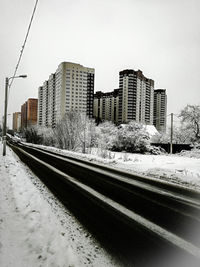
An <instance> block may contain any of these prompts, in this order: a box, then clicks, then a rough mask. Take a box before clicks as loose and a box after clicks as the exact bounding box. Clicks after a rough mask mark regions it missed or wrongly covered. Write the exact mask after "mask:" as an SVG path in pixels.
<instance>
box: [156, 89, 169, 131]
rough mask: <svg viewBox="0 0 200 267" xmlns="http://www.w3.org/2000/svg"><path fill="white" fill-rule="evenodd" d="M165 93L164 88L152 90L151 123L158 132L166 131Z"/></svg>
mask: <svg viewBox="0 0 200 267" xmlns="http://www.w3.org/2000/svg"><path fill="white" fill-rule="evenodd" d="M166 116H167V95H166V90H165V89H156V90H154V114H153V125H154V126H155V127H156V129H157V130H158V131H159V132H166Z"/></svg>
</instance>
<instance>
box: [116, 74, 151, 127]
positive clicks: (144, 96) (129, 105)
mask: <svg viewBox="0 0 200 267" xmlns="http://www.w3.org/2000/svg"><path fill="white" fill-rule="evenodd" d="M153 100H154V81H153V80H152V79H149V78H146V77H145V76H144V75H143V73H142V71H141V70H138V71H134V70H133V69H127V70H123V71H120V73H119V119H118V121H119V123H127V122H129V121H131V120H134V121H136V122H141V123H144V124H153Z"/></svg>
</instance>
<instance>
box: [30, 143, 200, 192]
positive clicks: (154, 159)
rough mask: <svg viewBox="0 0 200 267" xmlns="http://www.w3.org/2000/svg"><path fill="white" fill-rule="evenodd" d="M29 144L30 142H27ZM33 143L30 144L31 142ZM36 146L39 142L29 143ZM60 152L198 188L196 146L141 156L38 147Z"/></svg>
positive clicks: (199, 163) (198, 153)
mask: <svg viewBox="0 0 200 267" xmlns="http://www.w3.org/2000/svg"><path fill="white" fill-rule="evenodd" d="M30 145H31V144H30ZM32 145H33V144H32ZM33 146H36V147H37V146H39V145H33ZM39 147H42V148H45V149H47V150H50V151H54V152H58V153H61V154H64V155H71V156H74V157H78V158H83V159H86V160H89V161H93V162H97V163H101V164H106V165H109V166H111V167H114V168H119V169H121V170H125V171H128V172H132V173H138V174H142V175H145V176H149V177H153V178H158V179H162V180H165V181H170V182H173V183H176V184H181V185H183V186H186V187H189V188H193V189H195V190H198V191H200V149H196V150H192V151H185V152H182V153H180V154H175V155H169V154H164V155H141V154H131V153H122V152H106V153H104V156H105V157H106V158H102V157H100V156H98V155H100V154H102V152H100V151H98V150H95V149H94V150H93V151H92V154H81V153H76V152H71V151H67V150H61V149H57V148H55V147H46V146H39Z"/></svg>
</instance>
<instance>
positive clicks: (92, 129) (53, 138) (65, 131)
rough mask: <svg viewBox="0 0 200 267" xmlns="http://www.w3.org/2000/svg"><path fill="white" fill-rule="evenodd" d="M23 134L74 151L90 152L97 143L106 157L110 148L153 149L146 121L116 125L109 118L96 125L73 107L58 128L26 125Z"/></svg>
mask: <svg viewBox="0 0 200 267" xmlns="http://www.w3.org/2000/svg"><path fill="white" fill-rule="evenodd" d="M24 134H25V137H26V141H27V142H30V143H35V144H43V145H48V146H55V147H58V148H61V149H67V150H71V151H80V152H82V153H91V149H92V148H94V147H95V148H97V149H98V153H99V154H101V156H103V157H106V154H107V153H108V150H113V151H127V152H138V153H144V152H147V151H151V150H152V148H150V136H149V134H148V133H147V132H146V129H145V127H144V125H142V124H140V123H136V122H133V121H131V122H130V123H128V124H125V125H121V126H116V125H114V124H113V123H112V122H109V121H106V122H103V123H101V124H99V125H98V126H97V125H96V124H95V121H94V120H93V119H89V118H88V117H87V116H86V115H84V114H81V113H79V112H74V111H71V112H68V113H66V115H65V116H64V118H63V119H62V120H61V121H60V122H59V123H58V124H57V125H56V128H55V129H51V128H46V127H38V126H36V127H32V128H29V129H26V130H25V132H24Z"/></svg>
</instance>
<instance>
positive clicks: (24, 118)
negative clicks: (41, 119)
mask: <svg viewBox="0 0 200 267" xmlns="http://www.w3.org/2000/svg"><path fill="white" fill-rule="evenodd" d="M37 110H38V99H36V98H29V99H28V100H27V101H26V102H25V103H24V104H23V105H22V106H21V127H22V129H24V128H27V127H31V126H34V125H36V124H37Z"/></svg>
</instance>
